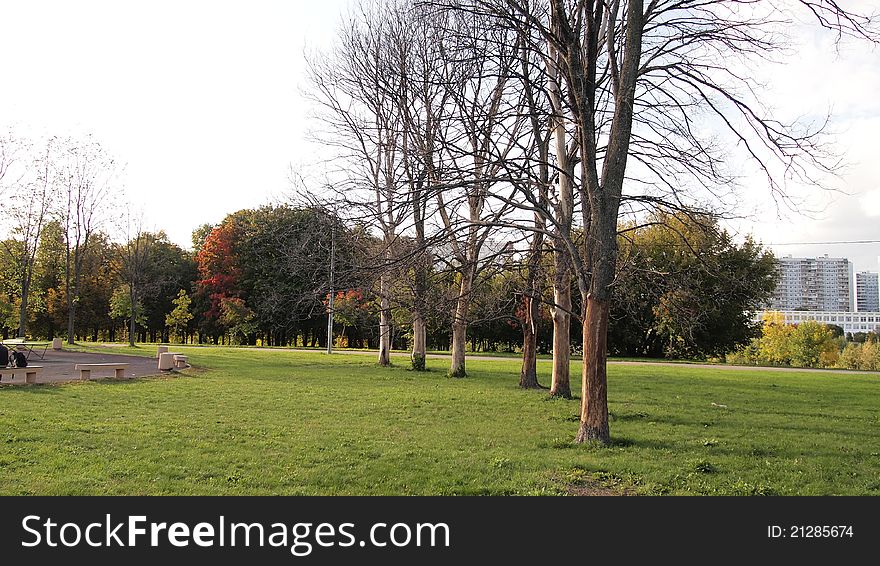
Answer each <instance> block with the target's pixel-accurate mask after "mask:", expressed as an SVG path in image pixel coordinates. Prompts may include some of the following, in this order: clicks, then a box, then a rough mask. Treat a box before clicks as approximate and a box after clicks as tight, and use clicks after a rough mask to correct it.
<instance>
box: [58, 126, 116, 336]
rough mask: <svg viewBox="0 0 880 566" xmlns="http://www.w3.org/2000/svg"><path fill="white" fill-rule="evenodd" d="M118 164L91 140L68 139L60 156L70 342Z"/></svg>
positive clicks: (60, 190) (59, 180) (59, 166)
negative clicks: (90, 254) (86, 262)
mask: <svg viewBox="0 0 880 566" xmlns="http://www.w3.org/2000/svg"><path fill="white" fill-rule="evenodd" d="M117 174H118V171H117V164H116V162H115V161H114V160H113V158H112V157H110V155H109V154H108V153H107V152H106V150H104V148H103V147H102V146H101V145H100V144H99V143H98V142H97V141H95V140H94V139H92V138H91V137H87V138H85V139H82V140H72V139H71V140H67V141H66V143H63V144H61V145H60V148H59V153H58V188H59V193H60V194H59V203H58V204H59V209H58V216H59V219H60V222H61V225H62V227H63V229H64V232H65V235H66V238H67V248H66V253H65V274H64V276H65V286H66V298H67V309H68V315H67V342H68V343H69V344H74V343H75V342H76V307H77V304H78V302H79V289H80V281H81V279H82V269H83V262H84V260H85V257H86V254H87V252H88V250H89V246H90V245H91V244H92V239H93V238H92V237H93V236H94V234H95V233H96V231H97V230H98V229H99V228H100V226H101V225H102V223H103V222H104V221H105V220H106V219H107V212H108V211H109V209H110V207H111V206H112V204H113V203H112V198H113V195H114V192H115V190H116V185H115V183H116V182H117Z"/></svg>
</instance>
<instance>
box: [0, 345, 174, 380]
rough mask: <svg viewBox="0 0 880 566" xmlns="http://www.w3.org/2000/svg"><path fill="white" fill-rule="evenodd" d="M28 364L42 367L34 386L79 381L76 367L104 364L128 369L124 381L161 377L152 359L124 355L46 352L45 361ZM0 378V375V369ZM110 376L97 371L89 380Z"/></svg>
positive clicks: (109, 372) (7, 375) (108, 372)
mask: <svg viewBox="0 0 880 566" xmlns="http://www.w3.org/2000/svg"><path fill="white" fill-rule="evenodd" d="M28 363H29V364H30V365H32V366H42V367H43V369H42V370H41V371H40V373H39V374H38V377H37V383H63V382H65V381H79V372H78V371H76V369H75V366H76V364H107V363H127V364H129V366H128V369H126V370H125V377H143V376H146V375H157V374H159V373H161V372H160V371H159V369H158V367H159V364H158V362H157V361H156V360H155V359H154V358H145V357H142V356H127V355H123V354H104V353H100V354H96V353H91V352H69V351H66V350H52V349H50V350H48V351H47V352H46V355H45V358H44V359H42V360H41V359H40V358H39V356H36V355H32V356H31V358H30V360H28ZM0 375H3V369H2V368H0ZM112 375H113V372H112V371H110V370H108V371H107V372H106V375H104V373H102V372H100V371H97V370H96V371H93V372H92V379H100V378H102V377H111V376H112ZM8 379H9V374H8V373H7V374H6V375H3V380H2V381H3V382H4V383H5V382H6V380H8Z"/></svg>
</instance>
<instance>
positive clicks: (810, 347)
mask: <svg viewBox="0 0 880 566" xmlns="http://www.w3.org/2000/svg"><path fill="white" fill-rule="evenodd" d="M790 339H791V346H790V353H791V365H793V366H797V367H821V366H828V365H834V363H835V362H837V353H838V343H837V341H836V340H835V339H834V333H833V332H832V331H831V329H830V328H828V327H827V326H825V325H824V324H820V323H818V322H816V321H815V320H807V321H805V322H802V323H800V324H798V325H796V326H795V327H794V328H793V329H792V331H791V334H790Z"/></svg>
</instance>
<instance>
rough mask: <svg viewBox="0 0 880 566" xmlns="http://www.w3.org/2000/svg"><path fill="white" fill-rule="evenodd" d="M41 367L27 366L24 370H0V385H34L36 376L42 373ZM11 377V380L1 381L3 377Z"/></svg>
mask: <svg viewBox="0 0 880 566" xmlns="http://www.w3.org/2000/svg"><path fill="white" fill-rule="evenodd" d="M42 369H43V366H28V367H24V368H0V383H8V384H10V385H23V384H25V383H36V382H37V375H38V374H39V373H40V372H41V371H42ZM7 375H9V376H11V379H7V380H6V381H4V380H3V378H4V377H5V376H7Z"/></svg>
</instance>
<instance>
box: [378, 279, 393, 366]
mask: <svg viewBox="0 0 880 566" xmlns="http://www.w3.org/2000/svg"><path fill="white" fill-rule="evenodd" d="M389 292H390V290H389V284H388V277H387V276H385V275H383V276H382V277H381V279H380V282H379V296H380V309H381V310H380V312H379V365H380V366H389V365H391V301H390V300H389V299H388V293H389Z"/></svg>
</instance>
